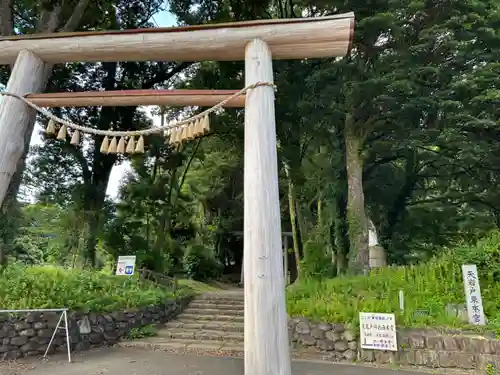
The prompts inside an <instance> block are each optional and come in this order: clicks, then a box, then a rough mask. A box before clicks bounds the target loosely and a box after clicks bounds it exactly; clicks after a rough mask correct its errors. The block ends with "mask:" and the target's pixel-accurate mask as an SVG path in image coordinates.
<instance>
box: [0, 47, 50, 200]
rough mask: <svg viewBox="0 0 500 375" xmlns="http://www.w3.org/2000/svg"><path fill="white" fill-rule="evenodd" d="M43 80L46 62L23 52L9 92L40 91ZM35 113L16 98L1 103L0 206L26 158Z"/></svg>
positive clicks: (18, 58) (12, 75)
mask: <svg viewBox="0 0 500 375" xmlns="http://www.w3.org/2000/svg"><path fill="white" fill-rule="evenodd" d="M44 77H45V62H44V61H42V60H41V59H40V58H39V57H38V56H36V55H35V54H33V53H32V52H30V51H27V50H23V51H21V52H20V53H19V55H18V57H17V60H16V63H15V64H14V68H13V69H12V73H11V74H10V78H9V81H8V83H7V92H11V93H13V94H18V95H26V94H28V93H36V92H39V91H40V90H41V89H42V87H43V83H44ZM32 111H34V110H33V109H31V108H30V107H28V106H27V105H26V104H25V103H23V102H22V101H20V100H19V99H16V98H12V97H8V96H7V97H4V98H3V100H2V102H1V103H0V206H1V205H2V203H3V201H4V198H5V195H6V194H7V189H8V187H9V184H10V180H11V178H12V176H13V175H14V173H15V171H16V167H17V163H18V161H19V159H20V158H21V157H22V156H23V151H24V136H25V133H26V128H27V126H28V123H29V118H30V116H31V114H32ZM5 124H7V126H6V125H5ZM2 125H3V126H2Z"/></svg>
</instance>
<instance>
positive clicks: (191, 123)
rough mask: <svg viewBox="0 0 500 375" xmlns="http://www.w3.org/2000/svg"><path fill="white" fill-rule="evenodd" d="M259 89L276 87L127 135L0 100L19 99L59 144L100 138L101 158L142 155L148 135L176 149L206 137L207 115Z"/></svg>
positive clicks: (233, 96)
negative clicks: (39, 117) (38, 116)
mask: <svg viewBox="0 0 500 375" xmlns="http://www.w3.org/2000/svg"><path fill="white" fill-rule="evenodd" d="M260 86H270V87H273V88H274V89H275V90H276V86H275V85H274V83H272V82H256V83H253V84H251V85H248V86H246V87H244V88H243V89H241V90H240V91H238V92H237V93H235V94H233V95H231V96H229V97H228V98H226V99H224V100H223V101H221V102H220V103H218V104H216V105H214V106H213V107H211V108H209V109H207V110H205V111H203V112H201V113H199V114H196V115H194V116H191V117H189V118H187V119H185V120H181V121H178V122H177V123H175V124H167V125H164V126H158V127H153V128H148V129H141V130H131V131H113V130H100V129H93V128H89V127H86V126H81V125H78V124H75V123H73V122H71V121H68V120H64V119H62V118H60V117H57V116H55V115H54V114H52V113H51V112H50V111H48V110H46V109H45V108H42V107H39V106H38V105H36V104H34V103H33V102H31V101H30V100H29V99H27V98H26V96H27V95H29V94H26V95H18V94H14V93H11V92H6V91H2V92H0V96H2V95H3V96H10V97H13V98H16V99H19V100H21V101H23V102H24V103H25V104H26V105H28V106H29V107H31V108H33V109H35V110H36V111H37V112H39V113H40V114H42V115H43V116H45V117H47V118H48V119H49V122H48V124H47V127H46V129H45V133H46V134H47V135H52V136H54V135H55V136H56V138H57V139H58V140H60V141H65V140H66V139H67V138H68V136H70V137H71V139H70V143H71V144H72V145H73V146H78V145H79V144H80V134H89V135H94V136H103V137H104V139H103V140H102V143H101V147H100V151H101V152H102V153H104V154H137V153H139V154H141V153H144V137H145V136H148V135H152V134H161V133H163V136H164V137H165V141H166V143H170V144H172V145H176V146H179V145H181V144H182V143H183V142H184V141H186V140H192V139H195V138H198V137H200V136H202V135H205V134H207V133H209V132H210V120H209V115H210V114H211V113H213V112H215V111H217V110H218V109H220V108H222V107H224V105H225V104H226V103H228V102H229V101H231V100H233V99H234V98H237V97H238V96H241V95H244V94H246V93H247V92H248V91H250V90H252V89H255V88H257V87H260Z"/></svg>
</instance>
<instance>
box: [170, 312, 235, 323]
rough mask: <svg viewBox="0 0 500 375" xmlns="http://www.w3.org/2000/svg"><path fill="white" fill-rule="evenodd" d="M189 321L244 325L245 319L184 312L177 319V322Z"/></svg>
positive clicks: (233, 316)
mask: <svg viewBox="0 0 500 375" xmlns="http://www.w3.org/2000/svg"><path fill="white" fill-rule="evenodd" d="M181 319H189V320H198V321H200V320H202V321H225V322H237V323H243V322H244V317H243V316H238V315H217V314H212V315H210V314H207V315H205V314H203V315H202V314H189V313H185V312H183V313H182V314H180V315H179V316H178V317H177V320H181Z"/></svg>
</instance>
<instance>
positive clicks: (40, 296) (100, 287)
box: [0, 266, 174, 312]
mask: <svg viewBox="0 0 500 375" xmlns="http://www.w3.org/2000/svg"><path fill="white" fill-rule="evenodd" d="M173 297H174V293H173V292H171V291H168V290H166V289H163V288H160V287H156V286H155V285H154V284H148V285H145V284H140V283H139V281H138V279H137V278H136V277H130V278H129V277H125V276H110V275H109V274H108V275H105V274H103V273H102V272H97V271H93V272H92V271H83V270H67V269H64V268H59V267H48V266H35V267H20V266H10V267H8V268H7V269H6V270H5V272H4V273H3V274H2V275H1V276H0V306H2V309H34V308H63V307H65V308H69V309H72V310H81V311H94V312H111V311H116V310H120V309H126V308H133V307H140V306H146V305H149V304H157V303H163V302H165V300H166V299H168V298H173Z"/></svg>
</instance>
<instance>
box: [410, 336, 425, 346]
mask: <svg viewBox="0 0 500 375" xmlns="http://www.w3.org/2000/svg"><path fill="white" fill-rule="evenodd" d="M408 342H409V346H410V348H412V349H425V347H426V345H425V336H423V335H421V334H418V333H411V334H410V335H409V336H408Z"/></svg>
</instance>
